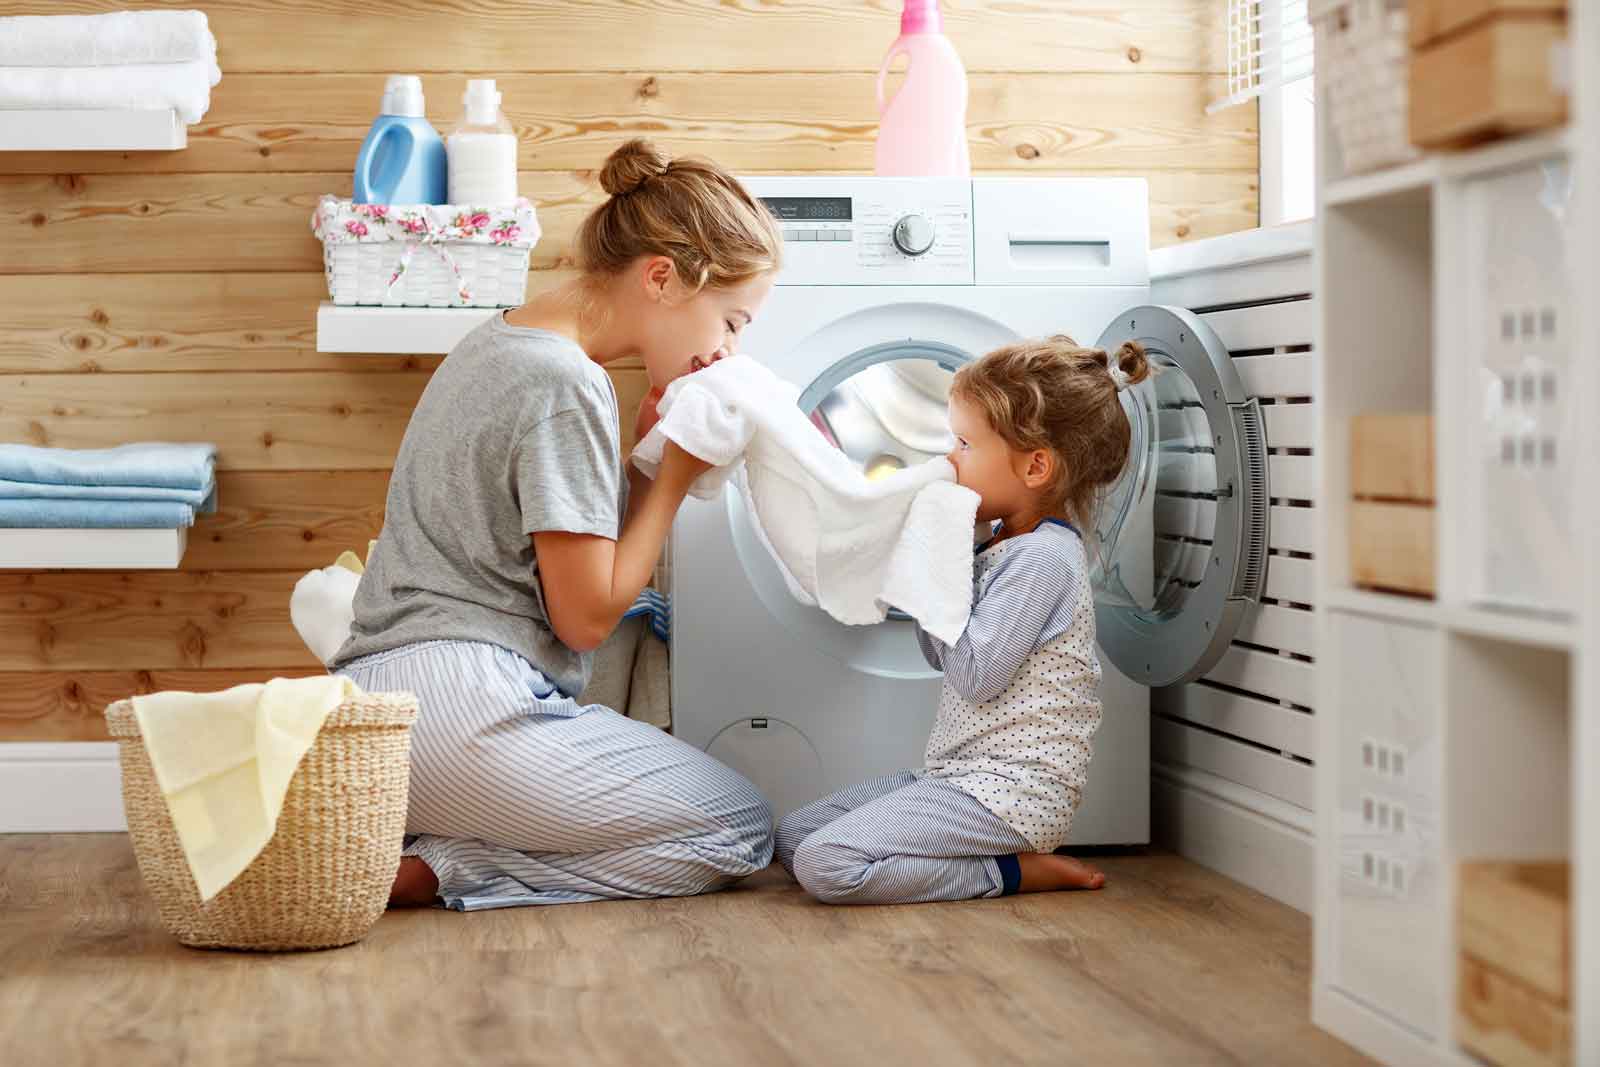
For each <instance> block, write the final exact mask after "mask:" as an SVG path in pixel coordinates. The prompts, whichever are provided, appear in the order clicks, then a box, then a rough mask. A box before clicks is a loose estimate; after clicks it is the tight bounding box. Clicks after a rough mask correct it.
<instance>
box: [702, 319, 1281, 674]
mask: <svg viewBox="0 0 1600 1067" xmlns="http://www.w3.org/2000/svg"><path fill="white" fill-rule="evenodd" d="M1130 339H1132V340H1137V341H1139V342H1140V343H1141V344H1143V345H1144V347H1145V350H1146V352H1147V353H1148V356H1149V358H1150V361H1151V364H1152V368H1153V371H1154V373H1153V374H1152V376H1151V377H1150V378H1149V379H1148V380H1147V381H1145V382H1143V383H1141V384H1140V385H1137V386H1133V387H1130V388H1128V389H1126V390H1124V391H1123V393H1122V394H1121V397H1120V399H1121V402H1122V404H1123V408H1124V410H1125V411H1126V413H1127V415H1128V423H1129V426H1130V430H1131V439H1130V442H1129V444H1130V451H1129V460H1128V465H1127V468H1126V470H1125V472H1124V474H1123V476H1122V478H1121V479H1120V480H1119V481H1118V482H1117V483H1116V484H1115V485H1113V486H1111V487H1110V488H1109V490H1108V492H1107V493H1106V494H1105V496H1104V498H1103V499H1102V501H1101V505H1100V507H1099V509H1098V512H1097V523H1096V529H1095V531H1094V533H1095V536H1093V537H1091V538H1089V549H1090V558H1091V564H1092V581H1093V584H1094V588H1095V601H1096V620H1097V625H1098V628H1099V636H1100V644H1101V647H1102V649H1103V650H1104V651H1105V653H1106V654H1107V655H1108V656H1109V657H1110V658H1111V659H1112V660H1113V662H1114V663H1115V664H1116V665H1117V667H1118V668H1119V669H1120V670H1121V671H1122V672H1123V673H1124V674H1126V675H1127V676H1129V677H1130V678H1132V679H1133V680H1135V681H1137V682H1141V683H1143V684H1146V685H1151V686H1158V685H1173V684H1177V683H1180V682H1185V681H1189V680H1191V679H1193V678H1196V677H1199V676H1200V675H1201V674H1203V673H1205V672H1206V671H1207V670H1209V669H1210V668H1211V667H1212V666H1213V665H1214V664H1215V663H1216V661H1217V660H1218V659H1219V658H1221V656H1222V654H1223V653H1224V652H1225V651H1226V650H1227V648H1228V646H1229V644H1230V643H1231V641H1232V638H1233V635H1234V633H1235V631H1236V630H1237V629H1238V626H1239V624H1240V622H1242V620H1243V617H1244V612H1245V609H1246V608H1247V607H1248V605H1249V603H1250V602H1251V601H1252V600H1255V599H1257V598H1259V596H1260V592H1261V585H1262V580H1263V577H1264V575H1265V568H1266V546H1267V518H1268V512H1269V508H1268V503H1269V501H1268V493H1267V459H1266V447H1265V438H1264V435H1263V433H1262V425H1261V417H1260V411H1259V408H1258V407H1257V405H1256V404H1255V402H1254V401H1252V400H1249V399H1248V398H1246V397H1245V395H1244V389H1243V386H1242V385H1241V383H1240V381H1239V377H1238V374H1237V372H1236V371H1235V370H1234V368H1233V364H1232V361H1231V359H1230V357H1229V355H1228V352H1227V349H1226V348H1225V347H1224V346H1223V345H1222V343H1221V341H1220V340H1218V338H1217V337H1216V335H1215V333H1213V332H1212V330H1211V329H1210V328H1209V327H1207V326H1206V325H1205V323H1204V322H1202V321H1201V320H1200V319H1199V318H1197V317H1196V316H1194V315H1193V314H1191V313H1190V312H1188V311H1185V310H1182V309H1178V308H1168V307H1157V306H1149V307H1140V308H1135V309H1133V310H1130V311H1128V312H1126V313H1124V314H1123V315H1122V316H1120V317H1119V318H1118V319H1117V321H1116V322H1114V323H1113V324H1112V325H1111V326H1109V327H1108V328H1107V329H1106V331H1105V332H1104V333H1103V334H1102V335H1101V337H1100V340H1099V342H1098V347H1101V348H1104V349H1106V350H1107V351H1115V350H1116V348H1117V347H1118V346H1120V345H1121V344H1122V343H1123V341H1125V340H1130ZM970 358H971V356H970V355H968V354H967V353H965V352H963V351H961V350H959V349H956V348H953V347H949V346H947V345H943V344H940V343H935V342H925V341H901V342H894V343H891V344H883V345H876V346H873V347H870V348H866V349H863V350H862V351H860V352H856V353H853V354H851V355H848V356H846V357H845V358H843V359H841V360H839V361H838V362H836V363H834V364H833V365H832V366H830V367H829V368H828V369H827V370H826V371H824V372H823V373H822V374H821V375H819V376H818V377H817V379H816V380H815V381H813V382H812V383H811V384H810V385H809V386H808V387H807V388H806V389H805V390H804V391H803V392H802V393H801V396H800V407H801V409H802V410H803V411H805V412H806V413H807V415H808V416H809V417H810V418H811V421H812V423H813V425H815V426H816V427H817V429H818V430H819V431H820V432H821V433H822V434H823V436H825V437H826V438H827V439H828V440H829V441H830V442H832V443H833V444H834V445H835V446H836V447H837V448H839V449H840V450H841V451H843V452H844V453H845V454H846V455H848V456H849V457H850V458H851V459H852V460H854V461H855V462H856V463H857V464H859V465H860V468H861V470H862V471H863V473H865V474H866V476H867V477H869V478H876V477H882V476H885V475H887V474H890V473H892V472H893V471H896V470H899V469H901V468H904V467H908V466H913V465H915V464H918V463H923V462H926V461H927V460H929V459H932V458H934V457H936V456H941V455H944V454H945V453H947V452H948V451H949V449H950V447H951V445H952V443H953V439H952V437H951V435H950V428H949V422H948V416H947V405H948V401H949V393H950V382H951V380H952V379H953V378H954V375H955V371H956V370H957V369H958V368H959V367H960V366H961V365H962V364H963V363H965V362H967V361H968V360H969V359H970ZM728 506H729V508H730V518H731V519H732V520H733V528H734V540H735V544H736V547H737V548H738V550H739V555H740V556H741V557H742V559H743V562H744V564H745V569H746V571H747V572H749V574H750V576H751V578H752V580H753V581H754V583H755V585H756V588H757V590H758V592H760V593H761V596H762V599H763V600H764V601H765V602H766V604H767V606H768V608H769V610H772V611H773V612H774V614H776V615H777V616H779V617H780V618H782V619H784V620H785V621H786V622H787V623H788V624H789V625H790V626H791V628H794V629H796V630H797V631H801V632H804V633H805V634H806V635H808V636H809V638H810V639H811V640H812V641H814V642H815V643H817V644H818V645H819V646H820V647H823V648H825V649H828V650H830V651H831V652H832V654H834V655H835V656H837V657H838V658H840V659H841V660H842V661H844V662H846V663H848V664H849V665H851V666H853V667H856V668H858V669H866V670H870V671H872V672H873V673H889V674H899V673H919V671H920V668H921V666H922V665H921V663H920V654H919V653H917V651H916V649H915V645H914V643H907V642H904V641H902V640H898V639H896V638H895V637H893V636H892V635H890V634H889V633H887V632H882V631H887V630H888V629H889V627H875V628H865V629H864V628H860V627H841V626H838V625H837V624H834V623H832V622H831V620H828V619H826V617H825V616H823V615H822V613H821V612H818V611H815V610H814V609H809V608H804V607H802V606H801V605H799V604H797V603H795V602H794V601H793V599H792V598H790V597H788V596H787V594H786V592H785V591H784V589H783V586H782V582H781V579H780V578H779V577H778V575H777V572H776V569H775V568H774V567H772V566H771V563H770V560H769V559H768V558H766V556H765V552H764V551H763V550H762V549H761V547H760V544H759V541H758V539H757V536H756V534H755V533H754V530H753V527H751V525H750V524H749V522H748V520H747V519H746V517H745V516H744V515H743V508H742V506H741V505H739V504H738V502H737V500H736V498H735V497H734V496H733V495H732V494H730V495H729V499H728ZM891 617H892V619H895V620H897V621H899V622H900V623H901V624H904V623H905V622H906V619H905V616H903V615H900V614H899V613H892V615H891ZM874 631H880V632H874Z"/></svg>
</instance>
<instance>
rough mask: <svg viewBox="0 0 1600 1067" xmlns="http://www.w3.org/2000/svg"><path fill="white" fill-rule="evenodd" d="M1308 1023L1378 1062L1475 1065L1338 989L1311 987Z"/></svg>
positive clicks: (1445, 1066) (1439, 1066)
mask: <svg viewBox="0 0 1600 1067" xmlns="http://www.w3.org/2000/svg"><path fill="white" fill-rule="evenodd" d="M1311 1021H1312V1022H1313V1023H1315V1024H1316V1025H1317V1026H1318V1027H1320V1028H1321V1029H1323V1030H1326V1031H1327V1032H1328V1033H1330V1034H1332V1035H1333V1036H1334V1037H1337V1038H1338V1039H1339V1040H1340V1041H1343V1042H1344V1043H1345V1044H1347V1045H1349V1046H1351V1047H1352V1048H1354V1049H1357V1050H1358V1051H1360V1052H1362V1053H1364V1054H1365V1055H1368V1056H1371V1057H1372V1058H1373V1059H1375V1060H1377V1061H1378V1062H1379V1063H1392V1064H1406V1065H1407V1067H1411V1065H1415V1067H1473V1065H1474V1064H1476V1063H1477V1062H1478V1061H1477V1060H1475V1059H1473V1058H1472V1057H1471V1056H1468V1055H1466V1054H1465V1053H1460V1052H1456V1051H1455V1050H1454V1049H1452V1048H1450V1047H1449V1046H1448V1045H1446V1044H1445V1043H1443V1042H1440V1041H1437V1040H1434V1039H1431V1038H1426V1037H1423V1036H1422V1035H1420V1034H1418V1033H1416V1032H1415V1031H1413V1030H1411V1029H1409V1028H1407V1027H1404V1026H1401V1025H1400V1024H1399V1023H1397V1022H1394V1021H1393V1020H1392V1019H1389V1018H1388V1017H1387V1016H1384V1015H1382V1014H1380V1013H1379V1012H1376V1011H1373V1010H1372V1009H1371V1008H1369V1007H1367V1006H1366V1005H1365V1004H1363V1003H1361V1002H1360V1001H1358V1000H1356V999H1354V998H1353V997H1349V996H1346V995H1345V994H1344V992H1343V991H1341V990H1338V989H1330V988H1327V987H1325V986H1314V987H1313V988H1312V990H1311Z"/></svg>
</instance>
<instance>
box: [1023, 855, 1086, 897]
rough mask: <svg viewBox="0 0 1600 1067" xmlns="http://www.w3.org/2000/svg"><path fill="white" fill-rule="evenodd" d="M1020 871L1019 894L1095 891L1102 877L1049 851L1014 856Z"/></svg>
mask: <svg viewBox="0 0 1600 1067" xmlns="http://www.w3.org/2000/svg"><path fill="white" fill-rule="evenodd" d="M1017 866H1018V867H1020V868H1022V882H1021V884H1019V885H1018V886H1017V892H1019V893H1048V892H1050V891H1052V890H1056V889H1099V888H1100V887H1101V886H1103V885H1105V884H1106V876H1105V874H1104V873H1102V872H1101V871H1099V870H1096V869H1095V868H1093V867H1091V866H1089V865H1088V864H1087V863H1084V862H1083V861H1082V860H1077V859H1073V858H1072V857H1071V856H1057V855H1054V854H1053V853H1049V852H1023V853H1019V854H1018V855H1017Z"/></svg>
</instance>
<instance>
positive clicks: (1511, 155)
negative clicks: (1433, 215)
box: [1322, 129, 1571, 207]
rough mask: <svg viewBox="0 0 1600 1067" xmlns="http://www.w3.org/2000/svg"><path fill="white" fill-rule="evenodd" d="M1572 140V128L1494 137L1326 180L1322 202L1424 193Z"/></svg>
mask: <svg viewBox="0 0 1600 1067" xmlns="http://www.w3.org/2000/svg"><path fill="white" fill-rule="evenodd" d="M1570 146H1571V134H1570V133H1569V131H1567V130H1565V129H1563V130H1557V131H1554V132H1545V133H1535V134H1529V135H1527V136H1525V137H1517V138H1513V139H1511V140H1507V141H1496V142H1494V143H1491V144H1487V145H1482V146H1479V147H1477V148H1472V149H1468V150H1466V151H1462V152H1455V153H1451V154H1449V155H1436V156H1428V157H1426V158H1424V159H1419V160H1417V161H1415V162H1413V163H1407V164H1404V165H1402V166H1399V167H1391V168H1389V169H1388V170H1379V171H1374V172H1373V173H1371V174H1357V175H1355V176H1353V177H1349V178H1340V179H1339V180H1337V181H1333V182H1329V183H1328V185H1327V188H1326V189H1324V191H1323V194H1322V202H1323V204H1324V205H1326V206H1329V207H1344V206H1347V205H1350V204H1359V203H1362V202H1365V201H1371V200H1383V199H1385V198H1388V197H1403V196H1408V195H1417V194H1422V193H1426V192H1427V191H1428V190H1430V189H1432V188H1433V187H1434V186H1435V185H1437V184H1438V183H1440V182H1441V181H1454V180H1459V179H1461V178H1470V177H1472V176H1474V175H1478V174H1490V173H1493V172H1494V171H1497V170H1505V169H1507V168H1510V167H1517V166H1522V165H1524V164H1527V163H1535V162H1538V161H1539V160H1541V159H1548V158H1551V157H1554V156H1561V155H1564V154H1565V153H1566V152H1567V151H1568V149H1569V148H1570Z"/></svg>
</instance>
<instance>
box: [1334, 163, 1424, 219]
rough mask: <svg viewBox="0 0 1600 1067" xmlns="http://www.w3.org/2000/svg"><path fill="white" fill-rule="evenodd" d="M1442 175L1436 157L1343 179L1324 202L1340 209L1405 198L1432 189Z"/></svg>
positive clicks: (1336, 183) (1335, 185)
mask: <svg viewBox="0 0 1600 1067" xmlns="http://www.w3.org/2000/svg"><path fill="white" fill-rule="evenodd" d="M1438 176H1439V160H1438V159H1437V158H1436V157H1429V158H1427V159H1419V160H1417V161H1416V162H1415V163H1407V164H1405V165H1404V166H1399V167H1392V168H1390V169H1389V170H1380V171H1376V172H1374V173H1372V174H1357V175H1355V176H1354V177H1351V178H1340V179H1339V180H1338V181H1336V182H1332V183H1330V184H1329V185H1328V187H1327V188H1326V189H1325V190H1323V194H1322V203H1323V204H1324V205H1325V206H1329V207H1339V206H1342V205H1344V204H1354V203H1359V202H1361V201H1363V200H1381V199H1383V198H1384V197H1390V196H1403V195H1405V194H1407V193H1414V192H1416V191H1418V190H1421V189H1426V188H1428V187H1429V186H1431V185H1432V184H1433V182H1434V179H1436V178H1437V177H1438Z"/></svg>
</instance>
